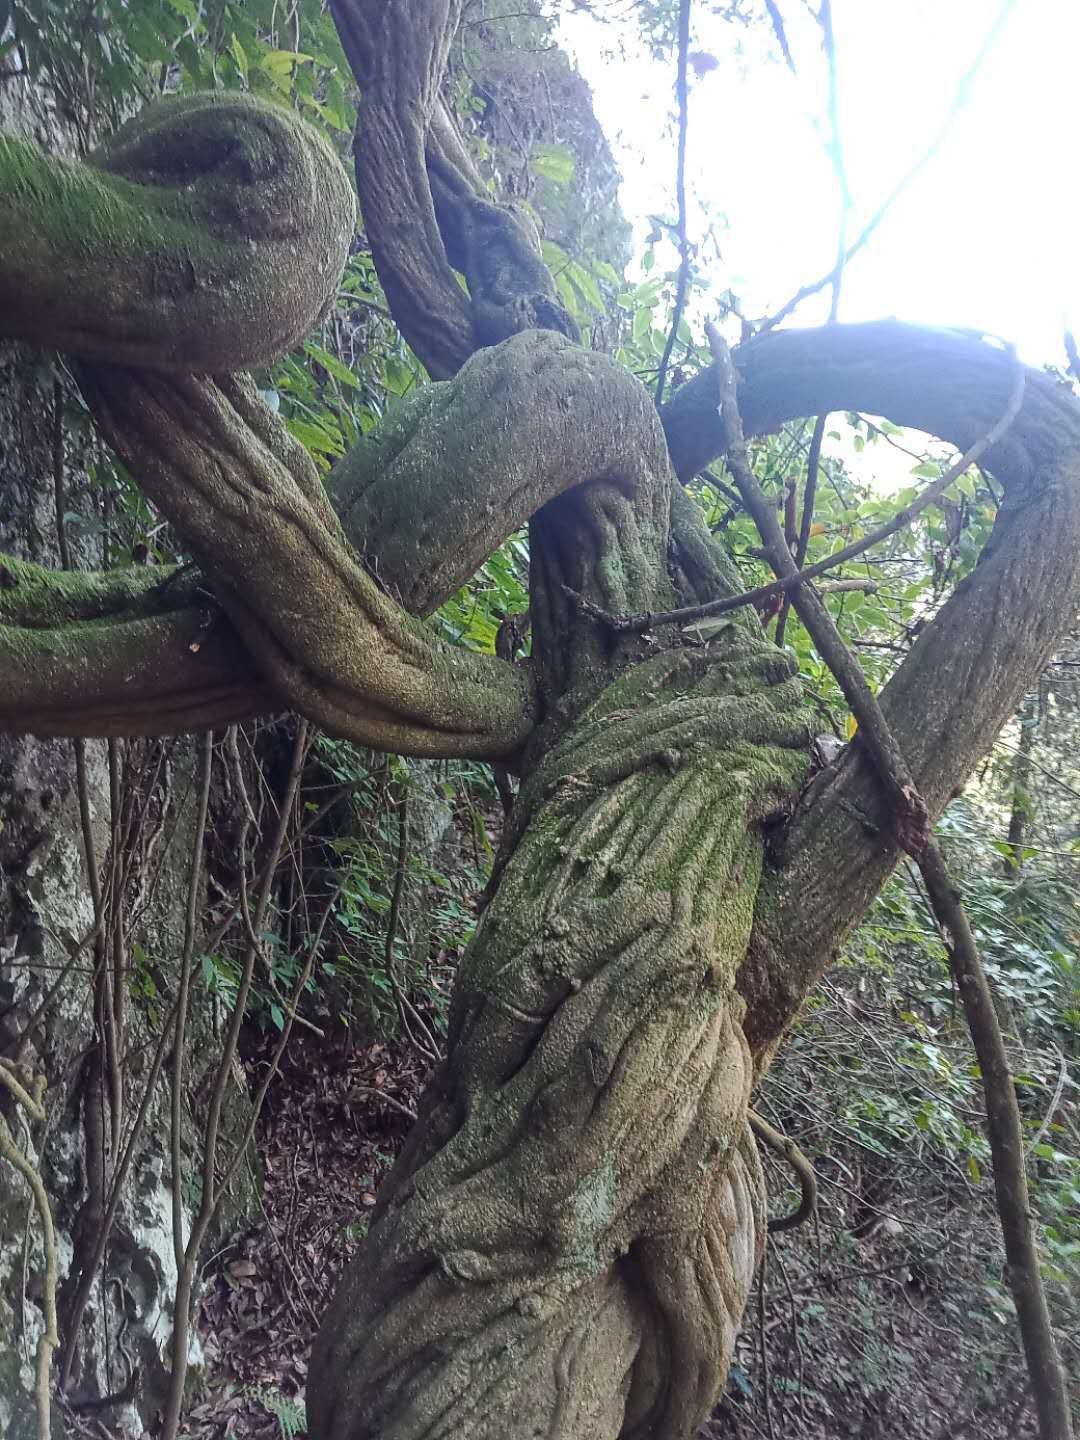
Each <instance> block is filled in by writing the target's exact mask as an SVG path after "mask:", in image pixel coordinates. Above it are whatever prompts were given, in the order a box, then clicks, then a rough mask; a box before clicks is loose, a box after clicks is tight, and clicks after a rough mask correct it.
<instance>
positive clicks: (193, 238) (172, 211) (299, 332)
mask: <svg viewBox="0 0 1080 1440" xmlns="http://www.w3.org/2000/svg"><path fill="white" fill-rule="evenodd" d="M355 224H356V202H355V200H354V198H353V194H352V190H351V188H350V186H349V183H348V179H347V177H346V175H345V172H344V171H343V170H342V168H341V164H340V162H339V161H338V159H337V156H336V155H335V154H334V153H333V151H332V150H331V149H330V147H329V145H327V143H326V142H325V141H324V140H323V139H322V138H321V136H319V135H318V133H317V132H316V131H314V130H312V129H311V127H310V126H309V125H307V124H305V123H304V122H303V121H302V120H300V119H298V118H297V117H296V116H295V115H293V114H292V112H291V111H289V110H286V109H283V108H282V107H280V106H277V105H270V104H267V103H266V102H264V101H261V100H257V99H255V98H254V97H253V96H243V97H240V96H236V95H224V94H213V95H190V96H183V97H173V98H169V99H165V100H160V101H158V102H157V103H156V104H154V105H152V106H150V107H148V108H147V109H146V110H144V111H143V112H142V113H141V114H140V115H138V116H137V117H136V118H135V119H134V120H131V121H129V122H128V124H127V125H125V126H123V127H122V128H121V129H120V130H119V131H118V132H117V133H116V135H114V136H113V137H112V139H111V140H110V141H109V142H108V144H107V145H105V146H104V147H103V148H102V149H101V150H100V151H98V152H97V153H96V154H94V155H93V156H92V157H91V158H90V162H89V163H88V164H85V165H83V164H79V163H77V162H75V161H72V160H65V159H62V158H60V157H57V156H52V155H46V154H45V153H43V152H42V151H41V150H39V149H38V148H37V146H35V145H33V144H31V143H30V142H28V141H24V140H17V139H14V138H12V137H10V136H4V135H0V333H2V334H4V335H7V336H10V337H12V338H14V339H21V340H28V341H30V342H31V343H33V344H35V345H39V346H42V347H45V348H50V349H56V350H63V351H66V352H68V353H69V354H72V355H80V356H86V357H90V358H96V359H101V360H107V361H110V362H112V363H114V364H120V365H134V366H140V367H142V366H146V367H151V368H153V369H155V370H171V371H179V372H186V371H206V372H208V373H211V374H222V373H224V372H227V371H230V370H240V369H245V368H248V367H250V366H253V365H261V364H265V363H268V362H269V361H271V360H274V359H276V358H277V356H278V355H280V354H281V353H282V352H283V351H285V350H287V349H289V347H290V346H292V345H294V344H296V343H297V341H299V340H300V339H301V338H302V337H303V336H304V335H305V334H306V333H307V332H308V331H309V330H310V329H311V327H312V325H313V324H314V323H315V321H316V320H317V319H318V317H319V315H320V313H321V312H322V310H323V309H324V307H325V306H326V304H327V302H328V300H329V299H330V297H331V296H333V294H334V293H335V289H336V286H337V282H338V279H339V277H340V275H341V271H342V268H343V267H344V264H345V260H346V258H347V256H348V249H349V243H350V241H351V239H352V235H353V231H354V228H355Z"/></svg>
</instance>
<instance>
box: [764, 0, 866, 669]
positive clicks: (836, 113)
mask: <svg viewBox="0 0 1080 1440" xmlns="http://www.w3.org/2000/svg"><path fill="white" fill-rule="evenodd" d="M818 23H819V24H820V26H821V36H822V44H823V46H824V48H825V60H826V63H827V66H828V71H829V158H830V159H831V161H832V167H833V171H834V173H835V175H836V183H837V187H838V189H839V191H840V223H839V225H838V226H837V241H836V265H835V266H834V268H833V274H832V300H831V301H830V303H829V324H830V325H835V324H836V319H837V316H838V315H839V313H840V290H841V287H842V285H843V283H844V266H845V265H846V263H847V227H848V215H849V213H850V210H851V191H850V190H849V188H848V180H847V166H846V165H845V163H844V140H843V135H842V133H841V130H840V86H839V83H838V80H837V73H836V38H835V36H834V35H833V23H832V0H822V4H821V11H820V13H819V15H818ZM828 419H829V417H828V415H819V416H818V417H817V419H816V420H815V421H814V433H813V435H811V437H810V454H809V456H808V458H807V462H806V485H805V487H804V490H803V508H802V523H801V525H800V527H799V543H798V548H797V550H796V551H795V567H796V569H798V570H801V569H802V568H803V565H804V564H805V563H806V552H807V550H808V549H809V546H810V530H811V527H812V526H813V523H814V504H815V502H816V500H817V483H818V468H819V466H820V464H821V445H822V441H823V440H824V438H825V426H826V424H827V423H828ZM790 610H791V597H790V595H785V597H784V603H783V605H782V607H781V609H780V614H779V617H778V618H777V621H776V643H777V645H780V646H782V645H783V643H784V634H785V632H786V630H787V618H788V614H789V613H790Z"/></svg>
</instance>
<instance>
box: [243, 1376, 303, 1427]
mask: <svg viewBox="0 0 1080 1440" xmlns="http://www.w3.org/2000/svg"><path fill="white" fill-rule="evenodd" d="M248 1394H249V1395H250V1396H251V1398H252V1399H253V1400H257V1401H258V1402H259V1404H260V1405H261V1406H262V1407H263V1409H264V1410H268V1411H269V1412H270V1414H271V1415H273V1416H274V1418H275V1419H276V1420H277V1422H278V1429H279V1431H280V1433H281V1440H296V1437H297V1436H298V1435H306V1434H307V1412H306V1411H305V1409H304V1406H303V1404H302V1402H301V1401H299V1400H293V1399H290V1397H289V1396H288V1395H283V1394H282V1393H281V1391H280V1390H272V1389H270V1387H269V1386H266V1385H256V1386H253V1387H252V1388H251V1389H250V1390H249V1391H248Z"/></svg>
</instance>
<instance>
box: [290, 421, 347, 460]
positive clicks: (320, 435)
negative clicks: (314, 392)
mask: <svg viewBox="0 0 1080 1440" xmlns="http://www.w3.org/2000/svg"><path fill="white" fill-rule="evenodd" d="M288 426H289V430H290V432H291V433H292V434H293V435H294V436H295V437H296V439H297V440H299V441H300V444H301V445H303V446H305V447H306V448H307V449H308V450H314V451H315V453H316V454H317V455H344V453H345V447H344V445H343V444H342V443H341V437H340V436H338V435H333V434H331V432H330V431H329V430H326V429H324V428H323V427H322V426H321V425H316V424H312V422H311V421H309V420H290V421H289V422H288Z"/></svg>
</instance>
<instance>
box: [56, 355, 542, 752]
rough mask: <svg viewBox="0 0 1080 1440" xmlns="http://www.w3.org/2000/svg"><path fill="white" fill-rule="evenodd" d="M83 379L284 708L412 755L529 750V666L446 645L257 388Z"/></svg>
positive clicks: (120, 448)
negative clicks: (375, 558) (369, 564)
mask: <svg viewBox="0 0 1080 1440" xmlns="http://www.w3.org/2000/svg"><path fill="white" fill-rule="evenodd" d="M82 386H83V392H84V394H85V396H86V398H87V401H88V403H89V404H90V406H91V408H92V409H93V411H94V413H95V416H96V418H97V420H98V422H99V424H100V425H101V427H102V430H103V432H104V433H105V435H106V437H107V438H108V440H109V441H110V443H111V444H112V446H113V448H114V449H115V450H116V452H117V453H118V454H119V455H120V456H121V457H122V459H123V460H124V462H125V463H126V464H127V465H128V466H129V468H130V469H131V470H132V472H133V473H134V474H136V475H138V476H139V478H140V481H141V483H142V485H143V488H144V489H145V490H146V492H147V493H148V494H149V495H150V497H151V498H152V499H153V500H154V502H155V504H157V505H158V507H159V508H160V509H161V510H162V511H163V513H164V514H166V515H167V516H168V517H169V518H170V519H171V520H172V521H173V523H174V524H175V525H176V526H177V528H178V529H179V530H180V531H181V533H182V534H183V535H184V536H185V538H186V540H187V542H188V544H189V545H190V546H191V548H192V549H193V551H194V552H195V554H197V555H198V557H199V559H200V561H201V563H202V565H203V568H204V570H205V572H206V574H207V576H208V577H209V579H210V582H211V584H212V586H213V589H214V592H215V595H216V596H217V599H218V600H219V601H220V603H221V605H222V607H223V608H224V609H225V611H226V613H227V614H228V615H229V617H230V619H231V620H232V622H233V625H234V626H235V628H236V630H237V631H238V632H239V634H240V635H241V636H242V637H243V640H244V642H245V644H246V646H247V648H248V651H249V653H250V654H251V655H252V656H253V657H254V659H255V661H256V663H257V665H258V667H259V669H260V671H261V672H262V674H263V675H264V676H265V677H266V680H267V682H268V683H269V684H270V685H271V686H272V687H273V688H274V689H275V690H276V691H277V693H278V694H279V695H280V697H281V701H282V703H288V704H290V705H292V706H293V707H295V708H296V709H298V710H300V711H301V712H302V713H304V714H306V715H308V716H309V717H310V718H312V719H315V720H317V721H318V722H319V723H320V724H321V725H323V726H324V727H325V728H326V729H327V730H329V731H330V732H331V733H334V734H340V735H345V736H347V737H349V738H351V739H355V740H358V741H361V742H362V743H365V744H369V745H375V746H377V747H379V748H380V749H385V750H395V751H399V752H402V753H406V754H409V753H411V754H420V755H455V754H459V755H460V754H465V755H477V754H479V755H499V754H509V753H512V752H514V751H515V750H517V749H518V748H520V746H521V745H522V743H523V742H524V740H525V737H526V736H527V735H528V733H529V730H530V729H531V726H532V724H533V718H534V714H533V697H532V692H531V689H530V685H529V678H528V675H527V673H525V672H523V671H521V670H519V669H516V668H515V667H513V666H512V665H509V664H507V663H506V662H505V661H500V660H497V659H495V658H494V657H491V656H482V655H475V654H472V653H470V652H468V651H465V650H460V649H455V648H453V647H451V646H448V645H445V644H443V643H442V642H440V641H438V640H437V639H436V638H435V636H434V635H433V633H432V632H431V631H430V630H428V629H427V628H426V627H424V626H423V625H421V624H420V622H418V621H416V620H414V619H412V618H411V617H410V616H408V615H407V614H406V613H405V612H404V611H403V610H402V609H401V607H400V606H399V605H398V604H397V603H396V602H395V601H394V600H393V599H392V598H391V597H390V596H388V595H387V594H386V593H385V592H384V591H383V590H382V589H381V588H380V587H379V585H378V584H377V583H376V581H375V580H374V579H373V578H372V577H371V575H370V574H369V573H368V571H367V570H366V569H365V568H364V566H363V565H362V564H361V563H360V560H359V557H358V556H357V555H356V554H355V552H354V551H353V550H352V549H351V547H350V546H349V545H348V543H347V542H346V540H345V538H344V536H343V534H342V531H341V528H340V525H339V524H338V521H337V518H336V516H335V515H334V512H333V510H332V509H331V507H330V505H329V503H328V501H327V498H326V494H325V491H324V490H323V488H322V486H321V484H320V482H319V479H318V474H317V471H316V470H315V467H314V465H313V463H312V461H311V459H310V457H309V456H308V454H307V452H306V451H305V450H304V449H303V447H302V446H301V445H300V444H299V443H298V442H296V441H295V440H293V439H292V437H291V436H290V435H289V433H288V431H287V430H286V429H285V427H284V426H283V425H282V424H281V422H280V421H279V420H278V419H277V417H276V416H274V415H272V414H271V413H270V412H269V411H268V410H267V409H266V407H265V406H264V405H263V404H262V403H261V401H260V400H259V398H258V396H257V394H256V392H255V389H254V386H253V385H252V384H251V382H250V381H247V380H242V379H239V378H237V377H233V378H231V379H224V378H221V379H218V380H211V379H209V378H205V377H198V376H186V377H178V376H166V375H160V374H156V373H154V372H152V371H145V372H142V371H133V370H121V369H119V368H115V367H105V366H101V367H96V368H94V369H92V370H91V369H90V368H89V367H87V368H86V369H84V372H83V375H82Z"/></svg>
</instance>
